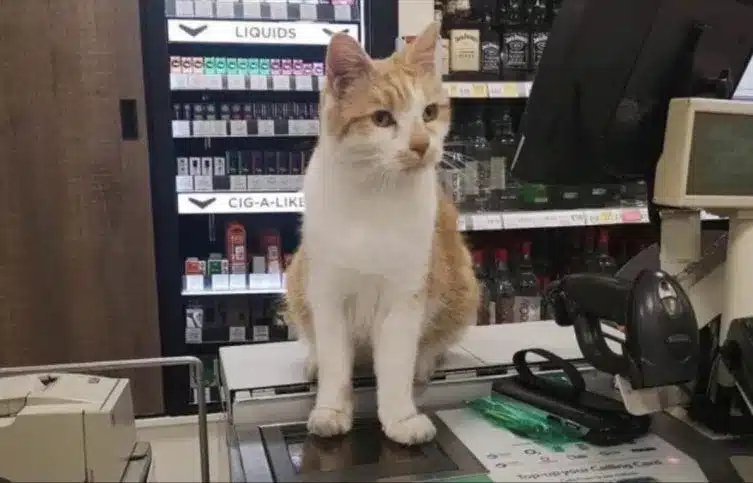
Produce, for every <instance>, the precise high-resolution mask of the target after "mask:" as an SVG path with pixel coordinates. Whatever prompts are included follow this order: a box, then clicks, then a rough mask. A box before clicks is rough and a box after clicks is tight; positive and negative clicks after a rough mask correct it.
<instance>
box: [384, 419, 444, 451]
mask: <svg viewBox="0 0 753 483" xmlns="http://www.w3.org/2000/svg"><path fill="white" fill-rule="evenodd" d="M382 427H383V429H384V434H386V435H387V437H388V438H390V439H391V440H392V441H394V442H396V443H400V444H405V445H416V444H423V443H426V442H428V441H431V440H432V439H434V436H435V435H436V434H437V428H435V427H434V423H432V422H431V420H430V419H429V417H428V416H426V415H425V414H415V415H413V416H411V417H409V418H406V419H402V420H400V421H395V422H393V423H390V424H384V423H382Z"/></svg>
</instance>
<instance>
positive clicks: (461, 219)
mask: <svg viewBox="0 0 753 483" xmlns="http://www.w3.org/2000/svg"><path fill="white" fill-rule="evenodd" d="M465 230H466V223H465V216H464V215H460V216H459V217H458V231H465Z"/></svg>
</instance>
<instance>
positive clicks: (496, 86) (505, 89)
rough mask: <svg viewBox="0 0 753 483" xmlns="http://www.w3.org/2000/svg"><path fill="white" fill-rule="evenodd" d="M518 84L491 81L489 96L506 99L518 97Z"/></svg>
mask: <svg viewBox="0 0 753 483" xmlns="http://www.w3.org/2000/svg"><path fill="white" fill-rule="evenodd" d="M518 95H519V94H518V86H517V85H516V84H514V83H512V82H493V83H491V84H489V97H491V98H494V99H507V98H510V97H518Z"/></svg>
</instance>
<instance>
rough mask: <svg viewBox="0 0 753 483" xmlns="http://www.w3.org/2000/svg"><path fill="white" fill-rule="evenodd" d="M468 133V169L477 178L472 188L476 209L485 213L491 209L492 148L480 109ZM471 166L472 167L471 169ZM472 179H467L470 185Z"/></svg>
mask: <svg viewBox="0 0 753 483" xmlns="http://www.w3.org/2000/svg"><path fill="white" fill-rule="evenodd" d="M466 133H467V136H468V137H467V140H466V146H467V148H466V149H467V154H468V158H467V159H466V169H468V171H467V173H468V174H469V175H470V176H471V177H472V176H475V184H476V185H475V186H474V187H471V188H472V189H473V191H474V194H475V196H476V205H475V208H476V210H478V211H485V210H487V209H488V208H489V207H488V204H487V203H488V200H489V196H490V191H491V185H490V181H491V180H490V177H491V147H490V146H489V142H488V141H487V139H486V125H485V124H484V119H483V117H482V111H481V109H480V108H479V109H477V110H476V111H474V116H473V118H472V119H471V121H470V123H469V124H468V126H467V129H466ZM469 163H470V165H469ZM469 166H471V167H470V169H469ZM474 171H475V172H474ZM471 177H467V178H466V181H467V182H468V183H473V182H474V180H473V179H471Z"/></svg>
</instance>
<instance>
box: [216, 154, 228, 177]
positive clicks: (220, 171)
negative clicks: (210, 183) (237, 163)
mask: <svg viewBox="0 0 753 483" xmlns="http://www.w3.org/2000/svg"><path fill="white" fill-rule="evenodd" d="M214 175H215V176H225V175H227V170H226V169H225V158H223V157H221V156H217V157H215V158H214Z"/></svg>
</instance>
